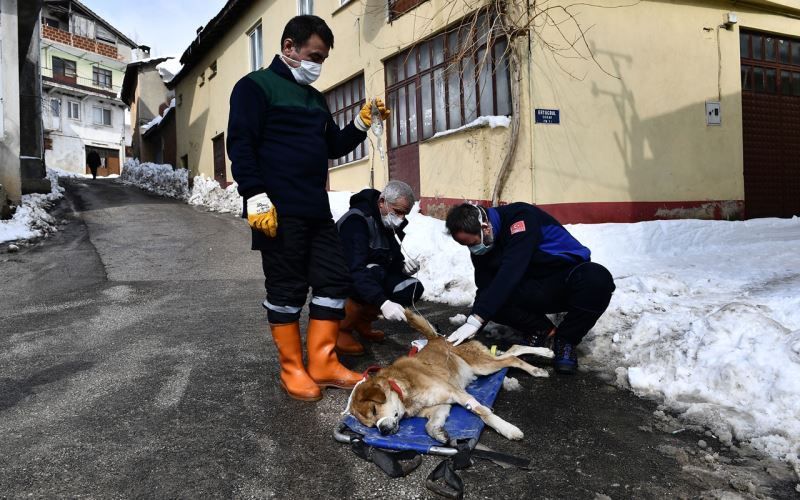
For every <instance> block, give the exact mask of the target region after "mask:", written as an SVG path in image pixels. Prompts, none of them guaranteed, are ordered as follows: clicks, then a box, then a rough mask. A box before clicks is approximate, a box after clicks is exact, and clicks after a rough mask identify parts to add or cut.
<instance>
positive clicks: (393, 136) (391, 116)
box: [388, 92, 399, 148]
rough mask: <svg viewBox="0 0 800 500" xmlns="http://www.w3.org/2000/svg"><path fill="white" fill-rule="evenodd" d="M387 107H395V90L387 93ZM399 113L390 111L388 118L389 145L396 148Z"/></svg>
mask: <svg viewBox="0 0 800 500" xmlns="http://www.w3.org/2000/svg"><path fill="white" fill-rule="evenodd" d="M388 97H389V109H394V110H396V109H397V92H392V93H391V94H389V96H388ZM398 114H399V113H390V114H389V120H391V122H392V127H391V129H390V132H391V133H390V134H389V147H390V148H396V147H397V115H398Z"/></svg>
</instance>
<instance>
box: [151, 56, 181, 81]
mask: <svg viewBox="0 0 800 500" xmlns="http://www.w3.org/2000/svg"><path fill="white" fill-rule="evenodd" d="M181 69H183V65H182V64H181V62H180V60H178V58H177V57H170V58H169V59H167V60H166V61H164V62H162V63H159V64H157V65H156V70H157V71H158V74H159V75H160V76H161V80H162V81H163V82H164V83H169V82H171V81H172V79H173V78H175V75H177V74H178V73H180V72H181Z"/></svg>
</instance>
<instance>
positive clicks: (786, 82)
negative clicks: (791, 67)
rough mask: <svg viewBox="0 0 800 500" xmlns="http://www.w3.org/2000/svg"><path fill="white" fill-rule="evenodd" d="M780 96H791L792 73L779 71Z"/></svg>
mask: <svg viewBox="0 0 800 500" xmlns="http://www.w3.org/2000/svg"><path fill="white" fill-rule="evenodd" d="M781 94H783V95H791V94H792V73H791V72H789V71H781Z"/></svg>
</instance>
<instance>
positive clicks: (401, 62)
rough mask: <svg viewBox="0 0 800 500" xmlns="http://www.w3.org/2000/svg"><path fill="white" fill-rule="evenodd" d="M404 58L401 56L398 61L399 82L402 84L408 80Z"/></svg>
mask: <svg viewBox="0 0 800 500" xmlns="http://www.w3.org/2000/svg"><path fill="white" fill-rule="evenodd" d="M403 59H404V56H400V57H399V58H398V61H397V81H398V82H402V81H403V80H405V79H406V63H405V61H404V60H403Z"/></svg>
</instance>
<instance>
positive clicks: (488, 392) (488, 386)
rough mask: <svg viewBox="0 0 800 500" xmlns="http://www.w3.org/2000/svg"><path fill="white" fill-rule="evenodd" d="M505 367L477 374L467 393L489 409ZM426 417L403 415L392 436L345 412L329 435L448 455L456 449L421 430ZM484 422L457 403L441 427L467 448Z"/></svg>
mask: <svg viewBox="0 0 800 500" xmlns="http://www.w3.org/2000/svg"><path fill="white" fill-rule="evenodd" d="M507 371H508V369H507V368H503V369H502V370H500V371H499V372H497V373H494V374H492V375H487V376H485V377H478V378H477V379H475V381H474V382H472V383H471V384H470V385H468V386H467V392H469V393H470V394H472V395H473V396H474V397H475V399H477V400H478V401H479V402H480V403H481V404H482V405H484V406H487V407H489V408H491V407H492V405H493V404H494V401H495V399H496V398H497V393H498V392H500V388H501V387H502V386H503V378H505V376H506V372H507ZM426 422H427V419H424V418H421V417H411V418H404V419H403V420H401V421H400V430H399V431H398V432H397V433H395V434H392V435H389V436H384V435H382V434H381V433H380V432H379V431H378V429H376V428H374V427H365V426H363V425H362V424H361V422H359V421H358V420H357V419H356V418H355V417H353V416H352V415H347V416H346V417H345V418H344V419H343V420H342V422H341V424H340V425H339V428H338V429H337V430H336V431H334V433H333V436H334V438H335V439H336V441H338V442H340V443H350V442H351V439H352V438H353V433H355V434H356V435H358V436H359V437H360V438H361V439H362V440H363V441H364V442H365V443H366V444H368V445H370V446H374V447H376V448H383V449H388V450H398V451H402V450H412V451H416V452H419V453H427V454H431V455H444V456H452V455H455V454H456V453H457V451H458V450H457V449H456V448H454V447H450V446H447V445H443V444H442V443H440V442H439V441H436V440H434V439H433V438H431V437H430V436H428V434H427V433H426V432H425V423H426ZM484 425H485V424H484V423H483V421H482V420H481V419H480V417H478V416H477V415H475V414H474V413H472V412H470V411H467V410H466V409H465V408H463V407H461V406H459V405H453V406H452V408H451V410H450V415H449V416H448V418H447V421H446V422H445V424H444V428H445V430H446V431H447V433H448V434H449V435H450V439H451V441H452V442H455V441H461V440H468V442H469V447H470V449H471V448H474V447H475V445H476V444H477V443H478V439H479V438H480V435H481V431H482V430H483V426H484Z"/></svg>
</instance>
